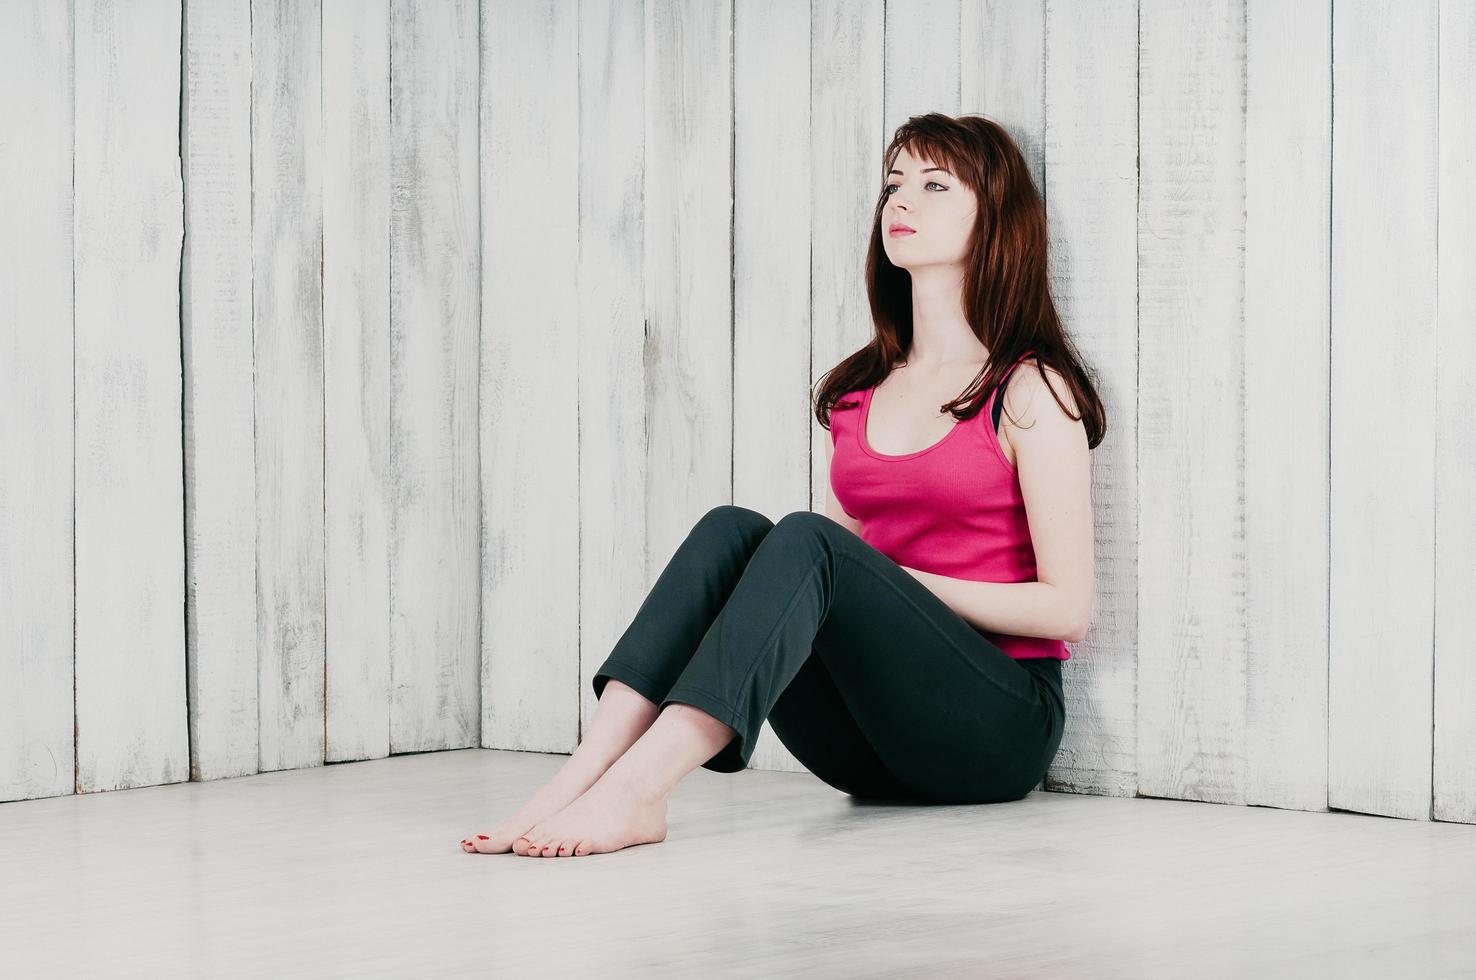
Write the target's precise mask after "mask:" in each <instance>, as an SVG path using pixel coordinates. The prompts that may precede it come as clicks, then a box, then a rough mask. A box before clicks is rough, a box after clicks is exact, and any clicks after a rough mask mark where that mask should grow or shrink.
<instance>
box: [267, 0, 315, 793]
mask: <svg viewBox="0 0 1476 980" xmlns="http://www.w3.org/2000/svg"><path fill="white" fill-rule="evenodd" d="M321 27H322V24H321V14H320V8H319V4H318V3H317V2H309V3H297V2H295V0H253V4H252V8H251V34H252V52H253V61H252V73H253V76H252V103H251V105H252V109H251V113H252V120H251V129H252V147H251V155H252V194H251V201H252V241H253V255H254V270H255V271H254V275H253V278H252V291H253V296H254V302H255V328H256V333H255V344H256V347H255V349H256V509H257V519H258V525H257V538H256V558H257V644H258V646H257V657H258V663H257V667H258V671H259V674H258V678H259V685H260V699H259V704H258V709H259V714H260V719H261V722H260V724H261V731H260V738H259V743H258V751H259V756H260V763H259V764H260V768H261V769H262V770H273V769H296V768H300V767H303V766H314V765H322V763H323V656H324V652H323V649H324V642H325V641H324V632H323V631H324V600H323V561H324V558H323V279H322V268H323V265H322V263H323V187H322V156H323V150H322V106H321V101H322V92H321V84H322V75H321V68H322V63H321V60H320V44H321Z"/></svg>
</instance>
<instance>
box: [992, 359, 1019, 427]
mask: <svg viewBox="0 0 1476 980" xmlns="http://www.w3.org/2000/svg"><path fill="white" fill-rule="evenodd" d="M1019 366H1020V364H1019V362H1018V361H1017V362H1016V363H1014V364H1012V365H1011V366H1010V369H1009V370H1008V371H1006V372H1005V376H1004V377H1003V378H1000V379H999V384H998V385H996V386H995V389H994V390H995V391H996V392H997V394H996V395H995V398H994V408H993V411H992V414H993V415H994V431H995V432H998V431H999V416H1000V413H1001V412H1003V411H1004V391H1005V385H1006V384H1007V383H1008V382H1009V380H1010V375H1012V374H1014V373H1015V368H1017V367H1019Z"/></svg>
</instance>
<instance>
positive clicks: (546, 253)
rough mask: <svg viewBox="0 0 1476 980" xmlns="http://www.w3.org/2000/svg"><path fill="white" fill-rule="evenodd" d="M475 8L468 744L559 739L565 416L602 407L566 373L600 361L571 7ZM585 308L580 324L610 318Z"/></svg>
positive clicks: (567, 477) (567, 507) (564, 680)
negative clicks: (474, 458)
mask: <svg viewBox="0 0 1476 980" xmlns="http://www.w3.org/2000/svg"><path fill="white" fill-rule="evenodd" d="M482 13H483V32H482V43H483V45H484V48H483V50H482V64H483V65H484V66H485V71H484V72H483V74H482V81H481V86H482V117H481V118H482V129H481V133H482V138H481V147H482V148H481V172H480V176H479V180H480V183H481V188H482V200H483V202H484V204H485V206H484V207H483V209H482V220H481V234H482V242H483V246H482V267H481V274H482V283H483V293H484V295H485V296H486V297H488V300H489V301H488V302H486V303H484V304H483V306H482V315H481V336H482V361H481V377H480V384H481V391H482V395H483V397H482V402H481V404H482V415H481V419H482V423H481V429H480V431H479V439H480V445H481V454H480V458H481V480H482V488H483V490H482V511H481V513H482V523H483V527H484V529H485V536H486V543H485V552H484V555H483V559H482V560H483V565H482V580H481V602H482V624H483V630H482V643H481V648H480V649H481V661H482V684H483V696H482V707H481V725H482V744H484V745H500V746H507V747H509V748H519V749H531V750H534V751H540V752H547V751H555V752H573V751H574V749H575V747H576V746H577V745H578V739H579V717H580V697H581V696H582V693H583V687H582V685H581V684H580V677H579V622H580V620H579V587H580V582H581V576H580V569H579V536H580V525H581V521H580V512H579V486H580V483H579V452H580V439H579V424H580V417H581V408H584V407H587V408H588V410H589V411H590V412H592V413H598V412H600V411H602V410H603V409H604V408H605V407H606V406H607V405H608V404H609V403H608V402H605V403H603V404H602V403H600V402H598V401H594V400H586V399H585V398H583V397H582V395H583V388H582V385H581V381H582V378H583V375H584V373H585V372H584V368H586V367H589V372H590V373H598V372H600V371H602V370H605V369H606V368H607V365H606V364H604V363H602V362H601V361H595V362H594V364H593V365H592V366H589V365H585V364H583V363H582V362H581V359H580V357H579V336H578V335H579V329H580V313H581V309H580V290H579V285H578V282H579V271H580V270H579V210H580V193H579V190H580V153H579V115H580V113H579V51H580V44H579V34H578V28H579V23H580V21H579V17H580V14H579V9H578V5H575V4H552V5H538V4H528V3H522V2H518V0H484V2H483V8H482ZM599 43H600V42H599V38H598V34H597V35H596V37H595V40H594V45H598V44H599ZM473 67H475V63H473ZM472 77H473V78H475V72H473V75H472ZM588 162H589V163H590V164H591V165H594V166H598V157H595V158H593V159H590V160H589V161H588ZM621 231H622V233H624V234H629V229H628V228H626V229H621ZM591 312H594V313H596V316H595V317H592V318H591V320H590V322H589V323H588V329H590V330H597V331H605V330H608V329H610V325H609V324H607V323H606V322H605V321H604V320H603V319H602V318H601V317H600V316H599V315H598V314H599V313H600V312H601V308H600V307H598V306H596V307H594V308H593V310H592V311H591ZM612 448H613V447H612ZM629 572H630V570H629V569H625V570H623V574H626V575H628V574H629ZM615 574H617V575H618V574H622V573H620V572H617V573H615ZM604 581H605V582H608V581H610V579H605V580H604ZM601 584H602V583H601V580H600V579H594V580H592V583H591V587H592V588H594V589H598V588H599V587H600V586H601Z"/></svg>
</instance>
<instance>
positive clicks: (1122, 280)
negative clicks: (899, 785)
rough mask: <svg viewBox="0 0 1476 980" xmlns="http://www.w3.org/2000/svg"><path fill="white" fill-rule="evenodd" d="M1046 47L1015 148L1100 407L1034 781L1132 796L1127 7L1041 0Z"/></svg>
mask: <svg viewBox="0 0 1476 980" xmlns="http://www.w3.org/2000/svg"><path fill="white" fill-rule="evenodd" d="M1020 30H1022V31H1023V30H1025V28H1024V27H1023V26H1022V27H1021V28H1020ZM990 36H991V37H998V38H999V41H998V42H995V43H998V44H999V45H1000V46H1001V47H1002V49H1008V47H1009V46H1010V44H1011V39H1010V33H1009V31H1007V30H1003V29H1000V30H995V31H993V32H991V34H990ZM1026 36H1027V37H1028V36H1029V35H1028V33H1027V34H1026ZM1045 51H1046V68H1045V123H1044V125H1045V131H1044V135H1043V136H1035V137H1032V136H1031V134H1029V133H1027V134H1025V136H1026V139H1025V143H1026V144H1027V145H1028V144H1029V143H1030V142H1033V141H1035V140H1039V141H1040V142H1042V143H1043V151H1042V159H1041V163H1040V165H1041V170H1042V172H1043V173H1044V175H1045V183H1044V186H1043V187H1042V190H1043V191H1044V194H1045V199H1046V212H1047V218H1048V224H1049V228H1050V256H1049V260H1050V263H1051V293H1052V297H1053V299H1054V300H1055V303H1056V311H1057V313H1058V314H1059V315H1060V317H1061V320H1062V322H1063V324H1064V326H1065V329H1066V332H1067V334H1068V335H1069V336H1070V337H1071V339H1072V342H1073V343H1074V344H1075V345H1076V347H1077V349H1078V350H1079V351H1080V352H1081V355H1082V357H1083V358H1084V359H1085V361H1086V362H1087V367H1088V368H1089V369H1090V370H1091V371H1092V372H1093V374H1094V383H1095V384H1096V386H1097V394H1098V396H1099V397H1100V398H1101V399H1102V401H1103V404H1104V406H1105V409H1106V414H1107V433H1106V436H1105V437H1104V439H1103V441H1102V442H1101V443H1100V444H1099V445H1098V446H1097V447H1096V448H1095V449H1093V450H1092V505H1093V510H1094V512H1095V518H1094V523H1095V534H1094V537H1095V550H1096V555H1095V575H1096V582H1095V585H1096V592H1095V597H1094V598H1093V600H1092V622H1091V626H1090V628H1089V629H1088V631H1087V635H1086V639H1084V640H1083V641H1082V642H1080V643H1073V644H1070V645H1069V646H1070V651H1071V659H1070V660H1069V661H1067V662H1066V664H1065V667H1064V675H1063V680H1062V683H1063V685H1064V687H1065V694H1066V731H1065V734H1064V735H1063V736H1062V740H1061V746H1060V748H1059V749H1058V750H1057V753H1056V759H1055V761H1054V763H1053V764H1052V765H1051V768H1050V770H1049V771H1048V772H1047V773H1046V779H1045V785H1046V786H1047V787H1048V788H1051V789H1062V790H1069V791H1071V792H1079V793H1096V794H1103V795H1108V796H1132V795H1133V794H1134V792H1136V790H1137V749H1136V743H1137V694H1138V690H1137V689H1138V643H1137V638H1138V567H1137V566H1138V514H1137V511H1138V493H1139V489H1138V458H1137V443H1138V433H1137V426H1138V419H1137V412H1136V406H1137V400H1138V384H1137V379H1138V337H1137V333H1138V322H1137V320H1138V261H1137V231H1136V227H1137V207H1138V160H1137V153H1138V92H1137V87H1138V65H1137V62H1138V18H1137V10H1136V9H1135V7H1133V6H1131V5H1123V4H1113V3H1101V4H1089V5H1084V6H1077V5H1061V4H1050V5H1048V6H1047V10H1046V25H1045ZM1000 87H1001V86H1000V85H994V86H993V87H992V90H998V89H999V88H1000ZM1004 91H1005V92H1009V91H1011V89H1010V88H1008V87H1006V88H1005V89H1004ZM987 108H989V109H993V108H994V105H993V103H990V104H989V105H988V106H987ZM1003 108H1004V109H1005V115H1006V118H1010V117H1011V116H1012V115H1013V116H1014V117H1016V118H1021V119H1024V118H1026V116H1025V110H1024V109H1023V108H1015V107H1014V102H1013V101H1007V102H1005V104H1004V106H1003Z"/></svg>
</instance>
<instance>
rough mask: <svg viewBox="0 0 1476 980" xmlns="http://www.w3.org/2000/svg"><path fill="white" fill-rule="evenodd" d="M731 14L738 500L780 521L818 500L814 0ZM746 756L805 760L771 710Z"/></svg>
mask: <svg viewBox="0 0 1476 980" xmlns="http://www.w3.org/2000/svg"><path fill="white" fill-rule="evenodd" d="M733 15H734V30H733V55H732V57H733V151H734V152H733V159H734V172H733V197H734V201H733V321H734V329H733V378H734V385H733V502H734V503H736V504H739V505H741V506H743V507H747V508H750V509H751V510H755V511H758V512H759V513H761V514H764V515H765V516H766V517H768V518H769V520H771V521H775V522H777V521H778V520H779V519H780V518H782V517H783V516H784V515H785V514H788V513H789V512H791V511H795V510H808V509H811V508H810V506H809V504H810V458H809V451H810V434H811V431H812V430H813V429H814V428H815V422H814V418H813V417H812V416H811V414H810V411H809V392H810V380H811V378H810V364H809V361H810V274H809V273H810V235H809V234H808V231H809V229H811V228H813V222H812V214H811V210H810V209H811V205H812V204H813V202H814V201H815V193H814V190H813V187H812V183H811V177H810V168H811V162H810V161H811V147H810V137H811V133H813V132H814V130H813V129H812V128H811V126H810V100H809V99H807V98H798V97H796V93H802V92H808V91H809V86H810V5H809V4H808V3H789V2H786V0H756V2H752V3H741V4H736V5H735V7H734V11H733ZM863 186H865V185H863ZM857 241H858V242H864V241H865V238H860V239H858V240H857ZM821 462H822V464H823V462H824V456H823V455H822V456H821ZM820 510H822V511H823V510H824V497H821V504H820ZM749 765H750V767H752V768H756V769H787V770H791V771H803V769H804V767H803V766H801V765H800V764H799V760H797V759H795V757H794V755H793V753H791V752H790V751H789V749H787V748H786V747H785V746H784V744H783V743H782V742H780V741H779V738H778V736H776V735H775V734H774V730H773V728H772V727H771V726H770V725H769V723H768V722H767V721H765V722H764V723H763V724H762V725H761V726H760V728H759V733H758V738H757V741H756V742H755V745H754V752H753V756H752V758H750V760H749Z"/></svg>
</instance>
